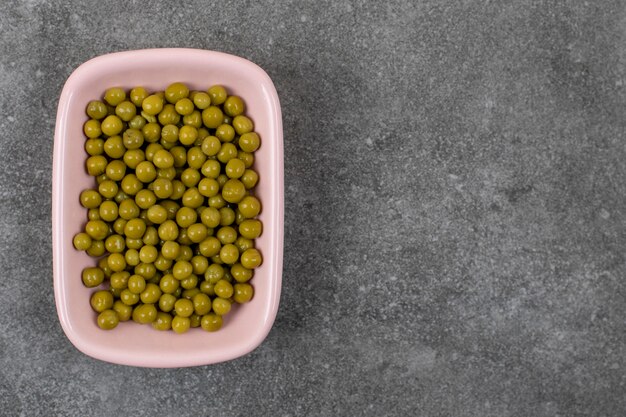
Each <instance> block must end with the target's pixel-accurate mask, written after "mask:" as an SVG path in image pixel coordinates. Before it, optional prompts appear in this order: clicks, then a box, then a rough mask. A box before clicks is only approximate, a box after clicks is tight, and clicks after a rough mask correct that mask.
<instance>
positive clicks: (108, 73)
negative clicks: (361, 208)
mask: <svg viewBox="0 0 626 417" xmlns="http://www.w3.org/2000/svg"><path fill="white" fill-rule="evenodd" d="M175 81H181V82H184V83H186V84H187V85H188V86H189V87H190V89H191V90H194V89H197V90H206V89H207V88H208V87H209V86H211V85H214V84H222V85H224V86H225V87H226V88H227V90H228V92H229V94H236V95H239V96H241V97H242V98H243V100H244V101H245V103H246V115H247V116H248V117H250V118H251V119H252V120H253V121H254V124H255V130H256V132H258V133H259V135H260V137H261V143H262V144H261V147H260V148H259V150H258V151H257V152H256V154H255V158H256V159H255V164H254V169H255V170H256V171H257V172H258V173H259V178H260V180H259V184H258V185H257V187H256V190H255V192H256V195H257V196H258V198H259V199H260V200H261V203H262V206H263V209H262V211H261V214H260V215H259V219H260V220H261V221H262V222H263V226H264V227H263V234H262V235H261V236H260V237H259V238H258V239H256V247H257V248H258V249H259V250H260V251H261V253H262V254H263V264H262V265H261V266H260V267H259V268H258V269H257V270H256V271H255V275H254V278H253V279H252V281H250V283H251V284H252V285H253V286H254V289H255V294H254V297H253V299H252V300H251V301H250V302H249V303H247V304H244V305H241V306H233V310H232V311H231V312H230V313H229V314H228V315H226V316H225V317H224V325H223V327H222V329H221V330H219V331H217V332H215V333H208V332H205V331H203V330H201V329H190V331H189V332H187V333H185V334H181V335H178V334H175V333H174V332H171V331H169V332H160V331H157V330H154V329H153V328H152V326H150V325H143V326H142V325H139V324H136V323H134V322H132V321H131V322H125V323H120V325H119V326H118V327H117V328H115V329H113V330H111V331H104V330H101V329H100V328H98V326H97V324H96V314H95V313H94V312H93V311H92V310H91V307H90V305H89V297H90V294H91V293H92V292H93V291H94V289H88V288H86V287H84V286H83V284H82V281H81V271H82V270H83V268H85V267H87V266H94V265H95V264H96V260H95V259H94V258H91V257H89V256H88V255H87V254H86V253H84V252H79V251H77V250H75V249H74V247H73V244H72V238H73V236H74V235H75V234H76V233H78V232H80V231H82V228H83V226H84V224H85V223H86V220H87V218H86V215H87V213H86V209H84V208H83V207H82V206H81V205H80V203H79V194H80V192H81V191H82V190H84V189H86V188H93V186H94V184H95V181H94V179H93V177H90V176H89V175H88V174H87V172H86V170H85V159H86V157H87V155H86V153H85V151H84V142H85V140H86V139H85V136H84V134H83V128H82V126H83V123H84V122H85V121H86V120H87V116H86V113H85V108H86V106H87V103H88V102H89V101H90V100H94V99H101V97H102V95H103V94H104V91H105V90H106V89H107V88H110V87H114V86H119V87H123V88H125V89H130V88H132V87H135V86H143V87H145V88H147V89H148V90H149V91H157V90H161V91H162V90H164V89H165V87H167V85H169V84H170V83H172V82H175ZM52 243H53V267H54V295H55V301H56V307H57V312H58V315H59V320H60V322H61V326H62V328H63V330H64V332H65V334H66V335H67V337H68V338H69V340H70V341H71V342H72V343H73V344H74V346H76V348H78V349H79V350H80V351H82V352H84V353H85V354H87V355H89V356H92V357H94V358H97V359H100V360H104V361H108V362H112V363H117V364H124V365H132V366H143V367H160V368H169V367H183V366H196V365H207V364H212V363H217V362H222V361H226V360H230V359H234V358H237V357H239V356H242V355H244V354H246V353H248V352H250V351H252V350H253V349H255V348H256V347H257V346H258V345H260V344H261V342H262V341H263V340H264V339H265V337H266V336H267V334H268V333H269V331H270V329H271V327H272V324H273V323H274V319H275V317H276V313H277V310H278V303H279V298H280V289H281V279H282V261H283V260H282V257H283V131H282V119H281V109H280V103H279V100H278V95H277V93H276V89H275V87H274V84H273V83H272V80H271V79H270V78H269V76H268V75H267V74H266V73H265V71H263V70H262V69H261V68H260V67H258V66H257V65H255V64H253V63H252V62H250V61H248V60H245V59H243V58H239V57H236V56H233V55H228V54H224V53H220V52H213V51H204V50H195V49H147V50H138V51H127V52H119V53H113V54H108V55H103V56H99V57H97V58H94V59H91V60H90V61H88V62H86V63H84V64H82V65H81V66H80V67H78V68H77V69H76V70H75V71H74V72H73V73H72V74H71V75H70V77H69V78H68V80H67V82H66V83H65V86H64V87H63V91H62V93H61V97H60V99H59V107H58V111H57V120H56V130H55V136H54V163H53V179H52Z"/></svg>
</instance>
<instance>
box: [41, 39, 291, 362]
mask: <svg viewBox="0 0 626 417" xmlns="http://www.w3.org/2000/svg"><path fill="white" fill-rule="evenodd" d="M155 54H163V55H167V56H168V57H180V58H181V59H183V58H187V59H189V58H194V59H214V60H222V61H224V60H225V61H229V62H231V63H232V64H234V65H238V66H244V67H246V70H247V71H250V72H253V73H255V75H256V77H259V78H260V79H262V81H263V83H262V84H263V90H264V91H265V93H266V94H267V95H268V97H269V99H270V105H271V109H270V112H269V114H270V116H272V118H273V120H272V122H271V123H272V124H273V126H274V127H275V130H276V137H275V138H273V139H274V140H275V141H276V145H275V151H274V154H273V158H274V161H275V165H276V166H272V171H273V172H274V173H275V174H276V177H275V184H276V186H277V190H276V193H275V196H274V199H273V204H275V210H274V211H273V221H274V224H275V225H276V226H277V228H276V229H277V230H275V231H274V232H273V234H275V236H276V237H275V239H276V240H275V241H273V244H274V245H275V251H276V256H274V257H272V259H269V260H268V259H265V260H264V262H270V263H271V269H272V271H273V272H274V273H273V274H272V277H275V278H274V282H273V283H272V284H273V285H272V287H271V292H270V296H269V301H270V305H269V310H268V314H264V317H263V320H264V322H263V325H262V326H260V327H259V329H258V331H257V332H256V333H255V334H254V335H253V337H249V338H248V339H247V340H246V343H245V344H242V345H241V346H239V348H238V349H230V350H224V351H223V352H222V354H219V355H217V354H216V355H214V356H213V357H202V356H201V355H194V356H193V357H189V356H181V357H176V358H168V362H163V363H161V362H157V361H155V360H150V359H146V358H141V357H137V356H136V355H131V354H124V352H119V351H118V352H110V351H109V350H107V349H101V348H99V346H98V345H97V344H94V343H92V342H91V341H90V340H89V339H88V338H86V337H85V336H84V335H81V334H80V333H78V332H77V331H76V329H75V328H73V327H72V326H71V325H70V322H69V317H68V312H67V310H66V306H67V302H68V300H67V298H66V295H67V294H66V293H65V279H64V277H63V276H64V267H63V262H61V260H62V256H63V252H64V251H63V249H62V246H61V244H60V243H61V241H62V236H61V233H62V228H61V224H62V221H61V215H62V206H63V202H64V199H63V195H64V190H63V189H62V188H63V187H62V182H61V178H63V161H62V158H61V156H62V155H63V149H64V147H65V145H66V140H65V138H66V137H67V129H68V125H69V124H70V122H69V119H68V112H67V107H68V105H69V102H70V99H71V96H72V92H73V88H74V87H75V84H77V83H78V82H79V81H80V79H81V74H82V73H83V72H86V71H87V72H88V71H90V70H92V69H93V68H94V67H96V66H102V65H111V64H112V63H114V62H116V61H119V60H125V59H128V58H131V57H132V58H133V59H138V58H141V57H142V56H144V57H148V56H153V55H155ZM283 152H284V150H283V126H282V112H281V107H280V101H279V98H278V94H277V92H276V88H275V86H274V84H273V82H272V80H271V78H270V77H269V75H268V74H267V73H266V72H265V71H264V70H263V69H262V68H261V67H259V66H258V65H257V64H255V63H253V62H251V61H249V60H247V59H244V58H241V57H238V56H236V55H232V54H228V53H224V52H218V51H210V50H203V49H192V48H151V49H138V50H128V51H121V52H113V53H109V54H104V55H100V56H96V57H94V58H91V59H89V60H88V61H86V62H84V63H83V64H81V65H79V66H78V67H77V68H76V69H74V70H73V71H72V73H71V74H70V75H69V77H68V78H67V80H66V82H65V84H64V85H63V88H62V91H61V94H60V97H59V102H58V106H57V115H56V123H55V131H54V147H53V167H52V254H53V256H52V258H53V259H52V261H53V284H54V297H55V304H56V310H57V315H58V318H59V321H60V323H61V327H62V329H63V331H64V333H65V335H66V336H67V338H68V339H69V340H70V342H71V343H72V344H73V345H74V346H75V347H76V348H77V349H78V350H80V351H81V352H83V353H85V354H86V355H88V356H91V357H93V358H96V359H99V360H103V361H107V362H111V363H115V364H121V365H130V366H139V367H152V368H174V367H187V366H200V365H209V364H214V363H219V362H224V361H228V360H232V359H236V358H238V357H241V356H243V355H246V354H247V353H249V352H251V351H252V350H254V349H255V348H257V347H258V346H259V345H260V344H261V343H262V342H263V341H264V340H265V338H266V337H267V335H268V334H269V332H270V330H271V328H272V326H273V323H274V321H275V318H276V315H277V312H278V306H279V302H280V293H281V286H282V265H283V249H284V157H283ZM182 337H184V336H182Z"/></svg>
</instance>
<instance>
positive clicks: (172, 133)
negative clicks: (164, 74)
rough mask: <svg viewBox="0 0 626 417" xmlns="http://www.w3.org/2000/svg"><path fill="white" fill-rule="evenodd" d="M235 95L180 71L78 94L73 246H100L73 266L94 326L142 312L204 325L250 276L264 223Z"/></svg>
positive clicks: (156, 320)
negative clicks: (189, 82) (79, 160)
mask: <svg viewBox="0 0 626 417" xmlns="http://www.w3.org/2000/svg"><path fill="white" fill-rule="evenodd" d="M244 110H245V104H244V102H243V100H242V99H241V98H240V97H238V96H236V95H228V92H227V90H226V89H225V88H224V87H223V86H221V85H215V86H212V87H211V88H209V89H208V90H206V91H190V90H189V88H188V87H187V86H186V85H185V84H183V83H180V82H176V83H173V84H171V85H169V86H168V87H167V88H166V89H165V91H161V92H155V93H149V92H148V91H147V90H146V89H145V88H143V87H135V88H133V89H131V90H130V91H126V90H124V89H123V88H119V87H114V88H109V89H108V90H106V91H105V93H104V98H103V100H93V101H90V102H89V104H88V105H87V110H86V111H87V116H89V120H88V121H87V122H85V124H84V125H83V131H84V134H85V136H86V137H87V140H86V142H85V150H86V152H87V154H88V157H87V160H86V164H85V166H86V169H87V172H88V173H89V175H91V176H93V177H95V180H96V181H95V185H94V188H93V189H87V190H84V191H82V192H81V194H80V203H81V205H82V206H83V207H85V208H86V209H87V211H88V215H87V217H88V221H87V223H86V224H85V226H84V231H83V232H80V233H78V234H76V235H75V236H74V238H73V244H74V247H75V248H76V249H77V250H84V251H86V252H87V253H88V254H89V255H90V256H93V257H96V258H99V260H98V263H97V266H93V267H87V268H85V269H84V270H83V271H82V282H83V284H84V285H85V286H86V287H88V288H97V287H98V288H105V287H108V288H106V289H98V290H97V291H95V292H93V293H92V295H91V299H90V304H91V307H92V309H93V310H94V311H95V312H96V313H97V314H98V316H97V324H98V326H99V327H100V328H102V329H105V330H110V329H113V328H115V327H116V326H117V325H118V323H119V322H123V321H128V320H131V319H132V320H133V321H135V322H137V323H140V324H147V323H151V324H152V326H153V327H154V328H155V329H157V330H170V329H171V330H173V331H174V332H176V333H184V332H186V331H188V330H189V329H190V328H192V327H201V328H202V329H204V330H206V331H209V332H212V331H216V330H219V329H220V328H221V327H222V323H223V322H222V316H224V315H225V314H227V313H228V312H229V311H230V310H231V305H232V304H233V303H239V304H242V303H246V302H248V301H250V299H251V298H252V297H253V294H254V288H253V287H252V286H251V285H250V284H249V281H250V279H252V277H253V275H254V269H255V268H257V267H258V266H260V265H261V263H262V256H261V253H260V252H259V251H258V250H257V249H256V248H255V241H254V239H255V238H257V237H259V236H260V235H261V233H262V226H263V225H262V223H261V221H260V220H258V219H257V218H256V217H257V216H258V215H259V213H260V211H261V203H260V201H259V200H258V199H257V198H256V197H255V195H254V188H255V186H256V185H257V182H258V180H259V176H258V174H257V173H256V171H254V169H253V164H254V152H255V151H256V150H257V149H258V148H259V146H260V138H259V135H258V134H257V133H256V132H254V123H253V122H252V120H251V119H250V118H248V117H246V116H245V115H244Z"/></svg>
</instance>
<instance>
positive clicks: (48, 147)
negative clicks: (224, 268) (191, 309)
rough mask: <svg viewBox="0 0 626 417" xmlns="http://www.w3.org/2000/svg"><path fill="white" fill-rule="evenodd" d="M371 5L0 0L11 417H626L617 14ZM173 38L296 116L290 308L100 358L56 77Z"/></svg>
mask: <svg viewBox="0 0 626 417" xmlns="http://www.w3.org/2000/svg"><path fill="white" fill-rule="evenodd" d="M105 3H106V4H105ZM373 3H374V2H371V3H369V2H368V3H363V2H333V3H326V2H323V3H319V4H316V5H314V4H313V3H312V2H311V3H299V2H284V3H283V2H278V1H272V2H269V3H266V5H260V4H256V2H246V4H245V5H243V4H242V3H239V2H232V3H215V4H211V3H203V2H190V3H189V4H188V5H186V6H185V7H180V6H176V5H175V3H174V2H172V3H170V4H165V3H156V4H153V5H150V6H148V5H147V3H146V4H144V2H139V1H117V2H103V1H85V2H82V1H71V2H57V1H52V0H47V1H35V0H33V1H24V2H17V3H12V2H9V6H10V7H4V6H5V5H6V4H7V2H6V1H5V2H3V7H2V8H3V9H4V10H3V11H2V12H1V13H0V31H1V32H2V37H1V38H0V56H1V58H0V66H1V68H0V114H1V116H0V166H1V167H2V170H1V171H0V228H1V229H2V233H1V234H0V271H1V272H0V317H1V320H0V414H6V415H27V416H32V415H76V416H85V415H90V416H109V415H120V413H121V412H122V410H125V411H132V413H133V415H138V416H139V415H163V416H165V415H172V416H195V415H211V416H244V415H245V416H248V415H268V416H299V415H313V416H331V415H359V416H381V415H397V416H408V415H423V416H481V417H487V416H623V415H624V413H625V412H626V411H625V410H626V399H625V398H626V396H625V395H624V394H625V392H626V387H625V385H624V384H625V382H626V378H625V372H626V362H625V355H626V351H625V347H624V344H625V342H626V327H625V323H626V322H625V318H626V284H625V281H624V272H625V269H626V264H625V261H626V260H625V257H624V253H626V251H625V247H626V211H625V210H624V207H625V202H626V197H624V196H625V194H626V185H625V184H626V181H624V179H625V178H626V141H625V139H624V129H625V128H626V117H624V116H625V110H626V86H625V85H624V84H625V78H626V46H625V45H626V42H625V40H626V39H625V37H626V24H625V22H626V20H625V19H626V11H625V5H624V4H623V3H621V2H615V1H606V2H591V1H590V2H584V3H583V2H582V1H571V2H558V3H559V5H556V4H553V3H556V2H548V1H545V2H543V1H531V0H528V1H518V2H507V3H513V4H503V3H504V2H501V1H495V0H494V1H476V2H457V1H446V2H443V1H430V2H426V1H421V2H408V1H407V2H396V1H389V2H384V3H383V2H381V3H380V5H378V6H374V5H373ZM163 46H185V47H194V48H205V49H213V50H220V51H225V52H229V53H233V54H236V55H240V56H243V57H246V58H248V59H250V60H252V61H254V62H256V63H257V64H259V65H260V66H261V67H263V68H264V69H266V71H267V72H268V73H269V74H270V76H271V77H272V79H273V80H274V83H275V85H276V88H277V90H278V93H279V95H280V99H281V102H282V106H283V115H284V133H285V158H286V159H285V191H286V198H285V205H286V206H285V212H286V217H285V258H284V259H285V267H284V278H283V279H284V280H283V294H282V298H281V307H280V311H279V313H278V317H277V320H276V323H275V326H274V328H273V330H272V331H271V333H270V335H269V337H268V338H267V340H266V341H265V342H264V343H263V344H262V345H261V347H259V348H258V349H257V350H255V351H254V352H253V353H251V354H250V355H248V356H246V357H244V358H241V359H239V360H236V361H232V362H229V363H224V364H220V365H215V366H209V367H198V368H191V369H175V370H155V369H152V370H151V369H136V368H129V367H123V366H115V365H110V364H107V363H103V362H99V361H97V360H93V359H91V358H89V357H87V356H85V355H83V354H81V353H80V352H78V351H77V350H76V349H75V348H74V347H73V346H72V345H71V344H70V342H69V341H68V340H67V339H66V338H65V336H64V335H63V332H62V330H61V328H60V326H59V324H58V321H57V319H56V312H55V308H54V298H53V292H52V271H51V266H52V261H51V238H50V189H51V163H52V145H53V129H54V117H55V113H56V105H57V100H58V96H59V93H60V90H61V88H62V86H63V83H64V81H65V79H66V77H67V76H68V75H69V74H70V73H71V71H72V70H73V69H74V68H76V67H77V66H78V65H79V64H80V63H82V62H84V61H86V60H88V59H89V58H91V57H94V56H96V55H99V54H103V53H107V52H111V51H118V50H126V49H137V48H144V47H163Z"/></svg>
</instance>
